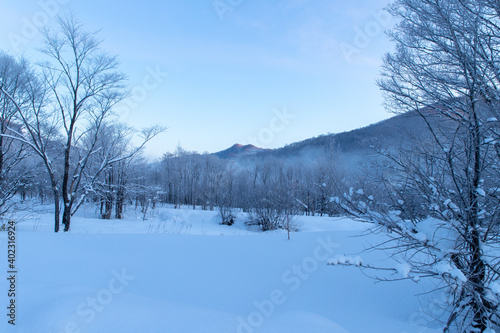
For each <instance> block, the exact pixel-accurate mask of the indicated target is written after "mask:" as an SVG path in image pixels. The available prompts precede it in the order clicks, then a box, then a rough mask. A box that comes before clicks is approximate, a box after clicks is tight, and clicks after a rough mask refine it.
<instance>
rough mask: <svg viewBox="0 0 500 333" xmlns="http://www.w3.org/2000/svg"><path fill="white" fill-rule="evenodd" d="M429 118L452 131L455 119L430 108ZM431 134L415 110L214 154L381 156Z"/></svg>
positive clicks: (307, 158) (443, 129) (292, 157)
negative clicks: (304, 137)
mask: <svg viewBox="0 0 500 333" xmlns="http://www.w3.org/2000/svg"><path fill="white" fill-rule="evenodd" d="M421 112H425V113H427V121H429V123H430V124H432V125H433V126H436V128H439V131H440V133H446V132H449V131H450V129H451V127H450V124H451V122H450V121H449V120H445V119H443V118H442V116H440V115H439V114H437V113H435V112H433V111H432V110H429V112H427V111H426V110H421ZM430 137H431V133H430V131H429V128H428V125H427V124H426V122H425V121H424V120H423V118H422V117H421V116H420V115H419V114H417V113H416V112H414V113H411V112H410V113H405V114H400V115H396V116H394V117H391V118H389V119H386V120H383V121H380V122H378V123H375V124H372V125H369V126H366V127H363V128H359V129H355V130H352V131H348V132H343V133H337V134H325V135H321V136H318V137H315V138H310V139H307V140H304V141H300V142H295V143H292V144H289V145H286V146H285V147H282V148H278V149H261V148H258V147H255V146H253V145H246V146H242V145H239V144H236V145H234V146H232V147H231V148H229V149H226V150H223V151H221V152H218V153H215V154H214V155H216V156H218V157H220V158H224V159H239V160H245V161H248V159H264V158H267V157H272V158H277V159H285V160H290V161H292V162H293V161H294V160H302V161H312V160H315V159H317V158H320V157H321V156H324V155H325V154H326V153H335V154H342V155H344V156H356V157H359V158H368V157H369V156H375V155H378V153H377V151H380V150H394V149H398V148H399V147H405V148H410V147H411V146H413V145H415V144H416V143H417V142H420V143H423V142H429V139H430Z"/></svg>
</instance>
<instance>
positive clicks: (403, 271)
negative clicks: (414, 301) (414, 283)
mask: <svg viewBox="0 0 500 333" xmlns="http://www.w3.org/2000/svg"><path fill="white" fill-rule="evenodd" d="M396 270H397V272H398V274H399V275H400V276H401V277H402V278H405V279H406V278H407V277H408V275H409V274H410V271H411V266H410V265H408V264H398V265H396Z"/></svg>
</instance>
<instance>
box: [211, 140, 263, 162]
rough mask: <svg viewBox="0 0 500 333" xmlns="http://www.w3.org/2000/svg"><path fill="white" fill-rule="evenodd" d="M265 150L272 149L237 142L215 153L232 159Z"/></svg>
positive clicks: (220, 156) (223, 157)
mask: <svg viewBox="0 0 500 333" xmlns="http://www.w3.org/2000/svg"><path fill="white" fill-rule="evenodd" d="M265 151H270V149H263V148H259V147H256V146H254V145H240V144H238V143H237V144H235V145H233V146H232V147H230V148H228V149H226V150H223V151H220V152H217V153H214V155H215V156H217V157H219V158H222V159H231V158H238V157H244V156H249V155H255V154H257V153H262V152H265Z"/></svg>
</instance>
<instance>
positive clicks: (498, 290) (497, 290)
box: [489, 282, 500, 295]
mask: <svg viewBox="0 0 500 333" xmlns="http://www.w3.org/2000/svg"><path fill="white" fill-rule="evenodd" d="M489 288H490V289H491V291H492V292H493V293H494V294H497V295H500V283H499V282H492V283H490V285H489Z"/></svg>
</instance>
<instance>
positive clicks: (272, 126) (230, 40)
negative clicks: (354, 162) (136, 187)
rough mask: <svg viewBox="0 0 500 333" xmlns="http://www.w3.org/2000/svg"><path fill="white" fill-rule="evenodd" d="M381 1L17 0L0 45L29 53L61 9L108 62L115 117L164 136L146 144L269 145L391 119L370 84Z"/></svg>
mask: <svg viewBox="0 0 500 333" xmlns="http://www.w3.org/2000/svg"><path fill="white" fill-rule="evenodd" d="M387 3H388V1H387V0H350V1H345V0H342V1H340V0H216V1H214V0H191V1H179V0H176V1H173V0H164V1H153V0H142V1H130V0H122V1H107V2H104V1H96V0H86V1H77V0H23V1H16V2H14V1H12V2H10V1H9V2H7V1H4V2H3V3H2V5H0V32H1V33H0V49H3V50H5V51H7V52H9V53H11V54H19V53H24V54H25V55H26V56H27V57H28V58H34V56H33V55H32V53H31V51H29V50H30V49H32V48H33V47H36V46H37V45H39V35H38V34H37V33H34V32H33V29H32V28H33V27H36V26H40V25H41V24H42V23H48V24H53V23H54V22H55V15H56V14H64V13H66V12H67V11H68V10H71V11H72V12H73V13H74V14H75V15H76V17H77V18H78V19H79V20H80V21H81V22H82V23H84V25H85V27H86V28H87V29H88V30H92V31H93V30H100V37H101V38H102V39H103V41H104V42H103V47H104V48H105V49H106V50H107V51H108V52H110V53H112V54H116V55H118V57H119V59H120V61H121V70H122V71H123V72H125V73H126V74H127V75H128V77H129V85H130V88H131V89H132V95H131V97H130V98H129V100H128V101H127V102H126V103H124V104H123V105H122V106H121V107H120V108H119V109H118V110H117V111H118V112H119V114H120V120H121V121H124V122H127V123H129V124H131V125H133V126H135V127H137V128H141V127H145V126H149V125H151V124H154V123H160V124H163V125H164V126H166V127H167V128H168V130H167V131H166V132H165V133H164V134H162V135H160V136H159V137H158V138H156V139H155V140H154V142H152V143H151V144H150V146H149V147H148V150H147V152H148V154H149V155H151V156H161V155H162V154H163V153H165V152H166V151H173V150H174V149H175V147H176V146H177V145H178V144H179V143H180V144H181V146H182V147H183V148H185V149H188V150H196V151H199V152H204V151H208V152H216V151H219V150H223V149H225V148H228V147H229V146H231V145H233V144H234V143H241V144H248V143H251V144H254V145H257V146H259V147H265V148H277V147H281V146H284V145H285V144H287V143H293V142H296V141H300V140H304V139H307V138H310V137H313V136H318V135H321V134H326V133H337V132H342V131H347V130H351V129H355V128H359V127H363V126H366V125H368V124H371V123H374V122H377V121H380V120H382V119H384V118H387V117H389V116H390V114H388V113H387V112H386V111H385V110H384V109H383V107H382V97H381V94H380V91H379V89H378V88H377V87H376V85H375V79H376V78H377V76H378V74H379V73H380V64H381V56H382V55H383V54H384V53H385V52H387V51H390V50H391V47H392V46H391V43H390V41H389V40H388V38H387V37H386V36H385V35H384V33H383V30H385V29H386V28H388V27H389V26H390V25H391V24H392V22H391V20H390V19H389V18H388V15H387V14H382V12H381V10H382V9H383V8H384V7H385V6H386V5H387Z"/></svg>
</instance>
